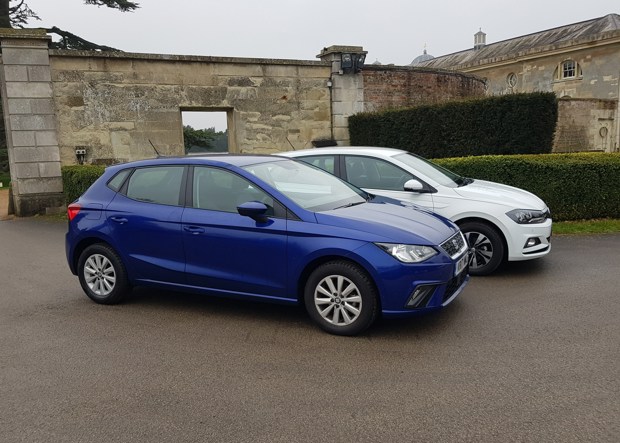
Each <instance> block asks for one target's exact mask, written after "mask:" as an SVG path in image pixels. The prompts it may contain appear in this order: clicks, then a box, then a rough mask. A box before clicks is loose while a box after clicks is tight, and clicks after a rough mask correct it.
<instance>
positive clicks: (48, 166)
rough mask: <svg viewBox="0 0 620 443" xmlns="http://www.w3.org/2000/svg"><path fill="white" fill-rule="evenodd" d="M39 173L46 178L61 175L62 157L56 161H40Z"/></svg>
mask: <svg viewBox="0 0 620 443" xmlns="http://www.w3.org/2000/svg"><path fill="white" fill-rule="evenodd" d="M39 175H40V176H41V177H45V178H51V177H61V176H62V173H61V172H60V159H59V160H58V161H55V162H41V163H39Z"/></svg>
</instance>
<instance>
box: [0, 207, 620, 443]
mask: <svg viewBox="0 0 620 443" xmlns="http://www.w3.org/2000/svg"><path fill="white" fill-rule="evenodd" d="M64 232H65V224H64V223H62V222H49V221H44V220H42V219H40V218H30V219H13V220H7V221H3V222H0V273H1V275H2V283H1V285H0V442H60V441H62V442H129V441H131V442H160V441H171V442H172V441H173V442H320V441H329V442H351V441H355V442H379V441H392V442H401V441H402V442H404V441H427V442H435V441H437V442H445V441H471V442H487V441H488V442H497V441H501V442H509V441H519V442H547V441H549V442H550V441H553V442H586V441H593V442H617V441H619V439H620V401H619V399H620V392H619V391H620V390H619V387H620V381H619V380H620V370H619V369H618V368H619V365H618V362H619V361H620V321H619V318H620V316H619V314H620V297H619V294H620V289H619V283H620V277H619V274H620V273H619V269H620V268H619V259H620V253H619V252H618V251H620V235H601V236H582V237H555V238H554V240H553V251H552V252H551V254H550V255H549V256H548V257H546V258H544V259H542V260H538V261H534V262H524V263H518V264H514V265H512V266H510V267H508V268H507V269H505V270H503V271H501V272H500V273H498V274H496V275H494V276H491V277H478V278H473V279H472V281H471V283H470V284H469V286H468V287H467V288H466V289H465V291H464V293H463V294H462V295H461V296H460V297H459V299H457V301H455V302H454V303H453V304H452V305H451V306H449V307H448V308H447V309H445V310H443V311H442V312H439V313H438V314H433V315H429V316H425V317H420V318H417V319H413V320H411V319H409V320H399V321H390V322H380V323H379V324H377V325H376V326H375V327H373V328H372V329H371V330H370V331H369V332H368V333H367V334H365V335H363V336H361V337H357V338H346V337H335V336H331V335H328V334H325V333H323V332H321V331H320V330H319V329H317V328H316V327H314V326H313V325H312V323H311V322H310V320H309V319H308V318H307V316H306V315H305V313H304V312H303V311H302V310H301V309H296V308H290V307H281V306H273V305H263V304H256V303H238V302H237V303H235V302H231V301H227V300H219V299H212V298H207V297H200V296H195V295H185V294H177V293H165V292H157V291H146V290H137V291H135V293H134V295H133V296H131V297H130V298H129V299H128V300H127V301H126V302H125V303H123V304H121V305H118V306H100V305H96V304H94V303H92V302H91V301H90V300H89V299H87V298H86V296H85V295H84V294H83V293H82V291H81V288H80V286H79V283H78V281H77V278H75V277H74V276H72V275H71V274H70V272H69V270H68V268H67V265H66V263H65V257H64V243H63V241H64V239H63V235H64Z"/></svg>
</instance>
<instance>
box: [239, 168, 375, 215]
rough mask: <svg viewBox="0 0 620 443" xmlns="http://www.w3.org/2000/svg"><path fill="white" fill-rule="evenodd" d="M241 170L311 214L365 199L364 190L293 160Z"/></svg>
mask: <svg viewBox="0 0 620 443" xmlns="http://www.w3.org/2000/svg"><path fill="white" fill-rule="evenodd" d="M243 169H245V170H246V171H248V172H250V173H252V174H254V175H255V176H256V177H258V178H260V179H261V180H263V181H265V182H267V183H269V184H270V185H271V186H273V187H274V188H276V189H277V190H278V191H280V192H281V193H282V194H284V195H286V196H287V197H288V198H290V199H291V200H293V201H294V202H295V203H297V204H298V205H299V206H301V207H302V208H304V209H308V210H310V211H328V210H331V209H336V208H341V207H345V206H352V205H357V204H360V203H365V202H366V201H367V199H368V195H367V194H366V193H365V192H364V191H362V190H360V189H358V188H356V187H354V186H352V185H350V184H349V183H347V182H345V181H342V180H340V179H339V178H337V177H336V176H333V175H331V174H329V173H327V172H325V171H323V170H322V169H319V168H315V167H314V166H310V165H307V164H306V163H302V162H298V161H294V160H275V161H273V162H269V163H259V164H254V165H249V166H244V167H243Z"/></svg>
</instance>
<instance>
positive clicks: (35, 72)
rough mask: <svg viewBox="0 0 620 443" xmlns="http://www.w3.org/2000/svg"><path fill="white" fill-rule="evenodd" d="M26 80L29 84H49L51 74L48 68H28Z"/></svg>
mask: <svg viewBox="0 0 620 443" xmlns="http://www.w3.org/2000/svg"><path fill="white" fill-rule="evenodd" d="M28 80H30V81H31V82H50V81H52V73H51V70H50V67H49V66H28Z"/></svg>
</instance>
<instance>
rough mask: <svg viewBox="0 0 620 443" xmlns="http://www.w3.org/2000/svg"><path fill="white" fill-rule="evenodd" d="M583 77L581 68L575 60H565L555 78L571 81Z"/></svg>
mask: <svg viewBox="0 0 620 443" xmlns="http://www.w3.org/2000/svg"><path fill="white" fill-rule="evenodd" d="M580 77H581V66H579V64H578V63H577V62H576V61H575V60H564V61H563V62H562V63H560V65H559V66H558V69H557V70H556V76H555V78H556V79H558V80H570V79H574V78H580Z"/></svg>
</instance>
